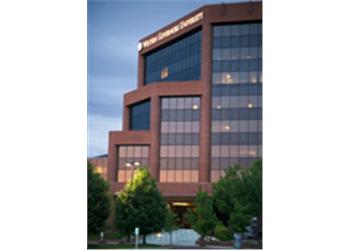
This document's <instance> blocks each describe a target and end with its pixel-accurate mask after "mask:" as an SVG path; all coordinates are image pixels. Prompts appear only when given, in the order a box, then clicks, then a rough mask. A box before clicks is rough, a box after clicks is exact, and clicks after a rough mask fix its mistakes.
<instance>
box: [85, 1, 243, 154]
mask: <svg viewBox="0 0 350 250" xmlns="http://www.w3.org/2000/svg"><path fill="white" fill-rule="evenodd" d="M222 2H223V1H222V0H216V1H215V0H212V1H209V0H208V1H195V0H192V1H191V0H177V1H171V0H170V1H167V0H163V1H160V0H158V1H154V0H153V1H152V0H150V1H147V0H143V1H142V0H139V1H133V0H131V1H126V0H114V1H113V0H110V1H105V0H88V157H93V156H97V155H101V154H106V153H107V148H108V147H107V145H108V131H111V130H120V129H121V122H122V105H123V94H124V93H126V92H128V91H131V90H133V89H135V88H136V85H137V82H136V81H137V43H138V41H139V40H140V39H141V38H143V37H145V36H146V35H149V34H150V33H152V32H154V31H156V30H158V29H160V28H162V27H163V26H165V25H167V24H169V23H171V22H173V21H175V20H177V19H179V18H181V17H182V16H184V15H186V14H188V13H189V12H191V11H193V10H195V9H197V8H199V7H201V6H202V5H205V4H213V3H222ZM224 2H225V3H228V2H244V1H242V0H239V1H224Z"/></svg>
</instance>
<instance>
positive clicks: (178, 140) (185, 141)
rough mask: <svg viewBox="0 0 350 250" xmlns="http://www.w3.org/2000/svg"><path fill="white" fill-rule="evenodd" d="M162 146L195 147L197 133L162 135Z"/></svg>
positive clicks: (197, 142)
mask: <svg viewBox="0 0 350 250" xmlns="http://www.w3.org/2000/svg"><path fill="white" fill-rule="evenodd" d="M161 144H162V145H197V144H199V134H198V133H186V134H175V133H174V134H164V133H163V134H162V136H161Z"/></svg>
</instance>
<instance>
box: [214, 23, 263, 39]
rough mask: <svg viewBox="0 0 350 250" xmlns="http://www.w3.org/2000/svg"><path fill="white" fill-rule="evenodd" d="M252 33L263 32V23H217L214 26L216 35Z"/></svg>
mask: <svg viewBox="0 0 350 250" xmlns="http://www.w3.org/2000/svg"><path fill="white" fill-rule="evenodd" d="M250 34H262V24H261V23H246V24H225V25H215V26H214V28H213V35H214V37H221V36H224V37H225V36H244V35H250Z"/></svg>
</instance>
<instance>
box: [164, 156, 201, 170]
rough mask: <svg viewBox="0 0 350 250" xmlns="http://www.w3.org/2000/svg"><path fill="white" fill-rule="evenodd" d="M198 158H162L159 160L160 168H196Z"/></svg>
mask: <svg viewBox="0 0 350 250" xmlns="http://www.w3.org/2000/svg"><path fill="white" fill-rule="evenodd" d="M198 164H199V159H198V158H191V157H187V158H184V157H182V158H162V159H161V160H160V169H162V170H163V169H177V170H181V169H198Z"/></svg>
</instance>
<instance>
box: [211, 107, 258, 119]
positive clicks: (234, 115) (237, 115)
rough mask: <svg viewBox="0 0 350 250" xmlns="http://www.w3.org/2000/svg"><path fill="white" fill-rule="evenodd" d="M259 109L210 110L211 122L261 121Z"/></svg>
mask: <svg viewBox="0 0 350 250" xmlns="http://www.w3.org/2000/svg"><path fill="white" fill-rule="evenodd" d="M261 119H262V109H261V108H259V107H258V108H256V107H252V108H222V109H213V110H212V120H214V121H215V120H221V121H222V120H261Z"/></svg>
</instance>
